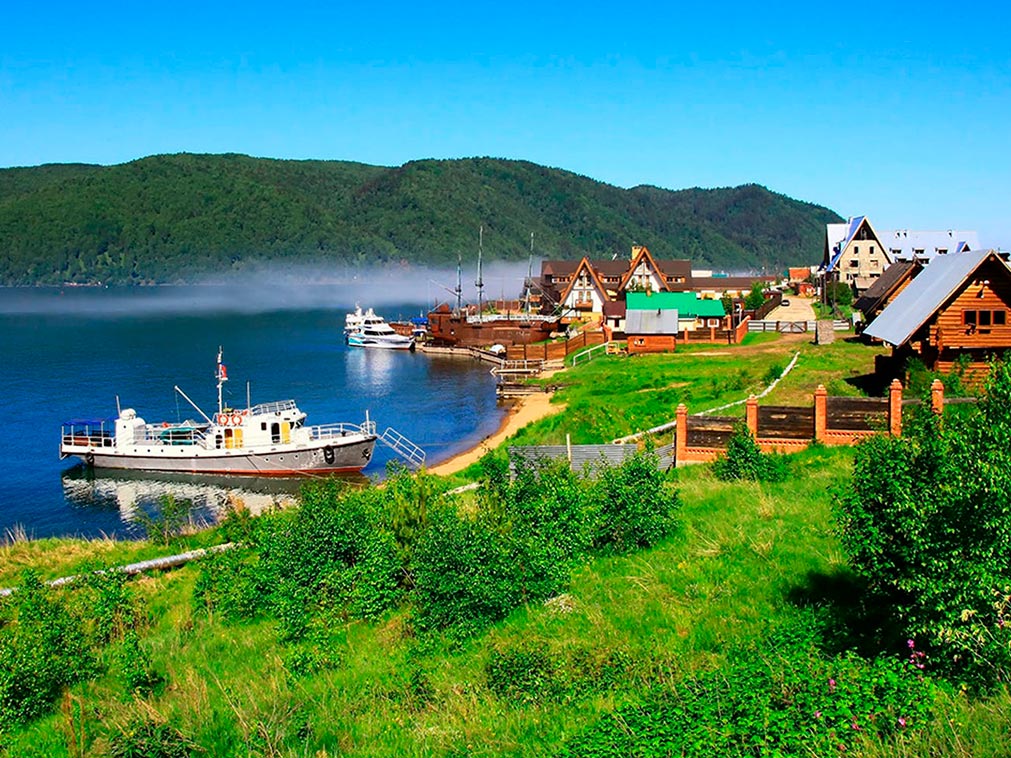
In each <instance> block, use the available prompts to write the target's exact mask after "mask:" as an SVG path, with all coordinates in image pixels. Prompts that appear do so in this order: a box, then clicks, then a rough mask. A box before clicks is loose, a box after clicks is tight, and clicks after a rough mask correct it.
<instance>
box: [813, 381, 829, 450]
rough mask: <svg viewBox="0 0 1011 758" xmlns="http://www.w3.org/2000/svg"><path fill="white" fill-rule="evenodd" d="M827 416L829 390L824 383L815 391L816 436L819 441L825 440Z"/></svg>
mask: <svg viewBox="0 0 1011 758" xmlns="http://www.w3.org/2000/svg"><path fill="white" fill-rule="evenodd" d="M827 416H828V390H827V389H825V385H824V384H819V385H818V388H817V389H816V390H815V391H814V438H815V440H816V441H818V442H823V441H824V440H825V428H826V422H827Z"/></svg>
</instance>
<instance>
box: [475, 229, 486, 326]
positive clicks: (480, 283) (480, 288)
mask: <svg viewBox="0 0 1011 758" xmlns="http://www.w3.org/2000/svg"><path fill="white" fill-rule="evenodd" d="M477 235H478V236H477V281H476V282H474V286H475V287H477V322H478V324H480V323H481V312H482V311H483V310H484V299H483V294H484V279H482V278H481V258H482V255H483V253H484V224H482V225H481V226H480V227H478V233H477Z"/></svg>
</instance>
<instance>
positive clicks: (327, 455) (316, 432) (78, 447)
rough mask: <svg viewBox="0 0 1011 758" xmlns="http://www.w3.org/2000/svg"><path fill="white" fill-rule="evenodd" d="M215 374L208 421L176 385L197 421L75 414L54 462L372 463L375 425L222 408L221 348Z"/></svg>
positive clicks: (200, 466) (282, 467) (266, 409)
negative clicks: (214, 406)
mask: <svg viewBox="0 0 1011 758" xmlns="http://www.w3.org/2000/svg"><path fill="white" fill-rule="evenodd" d="M217 377H218V383H217V387H218V412H217V413H215V414H214V416H213V418H212V417H209V416H207V415H206V414H205V413H204V412H203V411H202V410H201V409H200V408H199V407H198V406H197V405H196V404H195V403H194V402H193V401H192V400H190V399H189V397H187V395H186V393H184V392H183V391H182V390H181V389H179V388H178V387H176V388H175V389H176V391H177V392H178V393H179V394H180V395H182V396H183V398H185V399H186V401H187V402H189V403H190V405H192V406H193V407H194V409H196V411H197V413H199V414H200V416H201V417H202V419H203V420H202V421H192V420H188V421H183V422H179V423H170V422H162V423H155V424H149V423H147V422H146V421H145V420H144V419H142V418H140V417H139V416H138V415H137V413H136V411H134V410H133V409H132V408H123V409H121V410H119V411H118V416H117V417H116V418H112V419H74V420H71V421H67V422H65V423H64V424H63V428H62V432H61V440H60V459H61V460H62V459H64V458H67V457H70V456H76V457H78V458H80V459H81V460H83V461H84V462H85V463H86V464H88V465H89V466H94V467H95V468H106V469H135V470H140V471H166V472H182V473H190V474H226V475H246V476H298V475H308V474H328V473H339V472H349V471H361V470H362V469H363V468H364V467H365V466H366V465H368V463H369V461H370V460H371V458H372V450H373V448H374V447H375V444H376V427H375V424H374V423H373V422H371V421H369V420H368V416H366V419H365V423H364V424H361V425H359V424H350V423H337V424H326V425H323V426H307V425H306V423H305V420H306V414H305V413H303V412H302V411H300V410H299V408H298V406H296V405H295V401H294V400H281V401H278V402H270V403H260V404H258V405H249V404H248V403H247V407H246V408H227V407H225V406H224V404H223V403H222V397H221V388H222V385H223V384H224V383H225V382H226V381H227V380H228V376H227V373H226V370H225V366H224V364H223V363H222V362H221V353H220V352H219V353H218V370H217ZM117 406H118V402H117Z"/></svg>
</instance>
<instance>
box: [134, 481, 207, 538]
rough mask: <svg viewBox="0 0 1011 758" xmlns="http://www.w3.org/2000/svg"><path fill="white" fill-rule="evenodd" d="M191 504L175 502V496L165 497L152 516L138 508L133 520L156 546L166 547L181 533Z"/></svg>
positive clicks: (182, 501) (186, 501) (187, 501)
mask: <svg viewBox="0 0 1011 758" xmlns="http://www.w3.org/2000/svg"><path fill="white" fill-rule="evenodd" d="M192 507H193V503H191V502H190V501H189V500H177V499H176V497H175V495H173V494H171V493H170V494H168V495H165V496H164V497H163V498H162V499H161V501H160V503H159V507H158V512H157V513H155V514H154V515H152V514H150V513H148V512H147V511H145V510H143V509H140V508H138V509H137V514H136V516H134V520H135V521H136V522H137V523H138V524H139V525H140V527H141V528H142V529H143V530H144V534H145V535H146V536H147V538H148V539H149V540H151V542H153V543H155V544H156V545H168V544H169V543H170V542H172V540H173V539H174V538H175V537H177V536H178V535H179V533H180V532H182V530H183V527H184V526H185V525H186V522H187V520H188V518H189V515H190V509H191V508H192Z"/></svg>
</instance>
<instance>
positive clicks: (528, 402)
mask: <svg viewBox="0 0 1011 758" xmlns="http://www.w3.org/2000/svg"><path fill="white" fill-rule="evenodd" d="M544 376H546V374H544ZM563 410H565V406H564V405H559V404H556V405H551V395H550V394H548V393H546V392H540V393H537V394H536V395H531V396H529V397H524V398H520V399H519V400H518V401H516V403H515V404H514V405H512V406H511V407H510V408H509V410H508V411H506V415H505V417H504V418H503V419H502V425H501V426H499V428H498V431H497V432H495V433H494V434H491V435H489V436H487V437H485V438H484V439H483V440H481V441H480V442H478V443H477V445H475V446H474V447H472V448H471V449H470V450H467V451H465V452H463V453H460V454H459V455H455V456H453V457H452V458H450V459H449V460H448V461H443V462H442V463H440V464H438V465H437V466H433V467H432V468H430V469H428V473H430V474H439V475H442V476H445V475H448V474H455V473H457V472H458V471H463V470H464V469H465V468H467V466H469V465H471V464H472V463H476V462H477V461H479V460H481V458H482V457H483V456H484V454H485V453H487V452H488V451H489V450H492V449H494V448H496V447H498V446H499V445H501V444H502V442H504V441H505V440H507V439H508V438H509V437H512V436H513V435H514V434H516V432H518V431H519V430H520V429H522V428H523V427H524V426H526V425H527V424H529V423H531V422H533V421H537V420H538V419H542V418H544V417H546V416H551V415H553V414H555V413H560V412H561V411H563Z"/></svg>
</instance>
